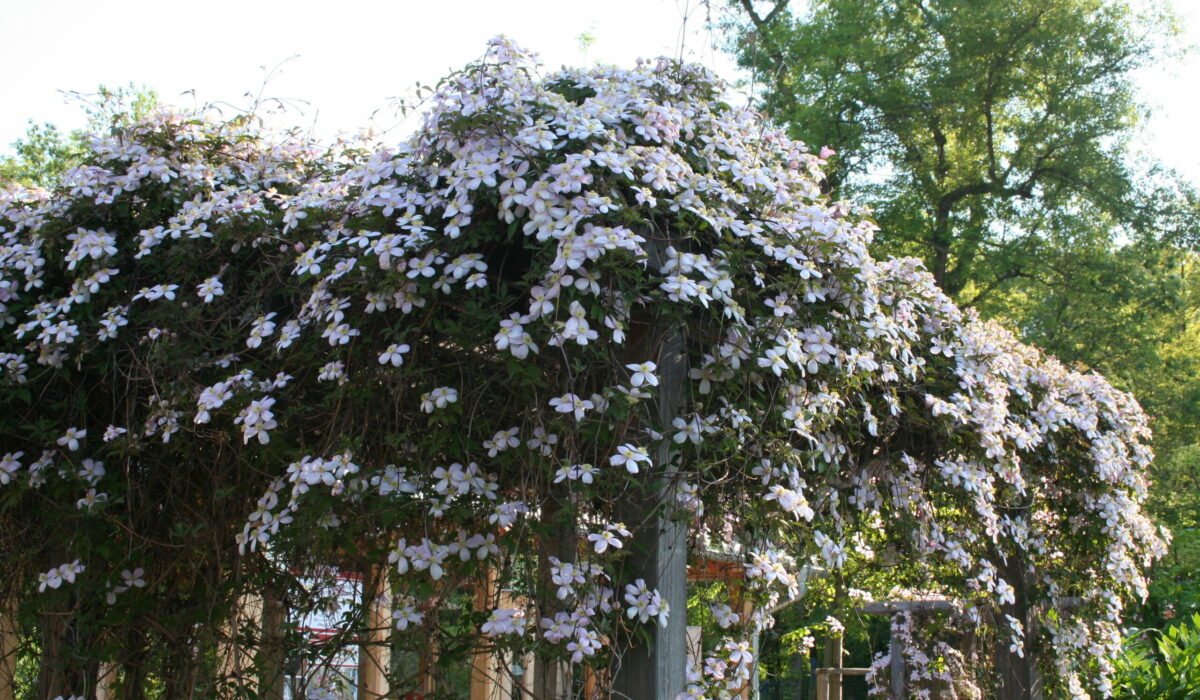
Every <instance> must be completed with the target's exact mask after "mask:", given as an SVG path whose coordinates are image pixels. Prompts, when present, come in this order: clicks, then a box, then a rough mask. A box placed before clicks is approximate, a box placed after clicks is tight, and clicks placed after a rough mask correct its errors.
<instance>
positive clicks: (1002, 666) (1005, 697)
mask: <svg viewBox="0 0 1200 700" xmlns="http://www.w3.org/2000/svg"><path fill="white" fill-rule="evenodd" d="M1001 562H1002V563H1001V564H1000V565H999V566H998V567H997V571H998V573H999V574H1000V577H1001V578H1003V579H1004V581H1005V583H1007V584H1008V585H1010V586H1012V587H1013V591H1014V594H1013V597H1014V601H1013V602H1012V603H1009V604H1006V605H1003V606H1001V608H1000V615H999V616H998V618H997V619H996V630H997V634H996V651H995V659H996V671H995V673H996V678H997V680H998V681H999V687H997V689H996V699H997V700H1041V699H1042V683H1041V677H1040V675H1039V674H1038V670H1037V646H1036V643H1035V642H1036V637H1037V621H1036V619H1035V618H1034V615H1033V614H1032V613H1033V610H1032V608H1031V606H1030V604H1029V589H1028V578H1027V576H1026V571H1025V566H1024V565H1023V563H1022V562H1021V560H1020V558H1019V557H1018V556H1016V555H1010V556H1009V557H1008V558H1007V560H1005V559H1001ZM1006 615H1011V616H1012V617H1014V618H1015V619H1017V620H1019V621H1020V622H1021V624H1022V625H1023V626H1024V632H1025V639H1024V643H1023V645H1022V646H1023V648H1022V649H1021V652H1022V653H1021V654H1018V653H1017V652H1016V651H1014V650H1012V649H1010V645H1009V634H1010V631H1009V629H1008V619H1007V618H1006V617H1005V616H1006Z"/></svg>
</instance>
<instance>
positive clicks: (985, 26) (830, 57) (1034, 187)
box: [737, 0, 1175, 303]
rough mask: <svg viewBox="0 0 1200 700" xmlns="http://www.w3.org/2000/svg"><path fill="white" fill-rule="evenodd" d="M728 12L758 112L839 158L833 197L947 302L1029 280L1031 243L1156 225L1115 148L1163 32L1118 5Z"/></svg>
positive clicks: (860, 2) (1130, 121) (1155, 203)
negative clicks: (874, 222)
mask: <svg viewBox="0 0 1200 700" xmlns="http://www.w3.org/2000/svg"><path fill="white" fill-rule="evenodd" d="M741 5H742V8H743V14H744V15H745V16H746V17H747V18H748V19H747V20H746V22H745V23H744V24H743V25H742V27H741V32H740V33H739V34H738V44H737V50H738V52H739V57H740V59H741V61H742V63H743V64H744V65H746V66H749V67H751V68H753V69H755V71H756V73H757V74H758V75H759V76H761V79H762V80H763V81H764V92H763V104H764V106H765V108H766V110H767V111H768V113H770V114H771V115H772V116H774V117H776V118H778V119H780V120H782V121H784V122H786V123H787V124H788V125H789V126H790V128H791V129H792V131H793V132H794V134H795V135H796V136H797V137H799V138H801V139H802V140H804V141H806V142H808V143H810V144H813V145H818V146H819V145H826V144H828V145H830V146H833V147H834V148H835V149H837V150H838V151H840V152H841V153H842V157H840V158H839V159H838V160H837V161H836V162H835V163H834V168H833V169H832V171H831V175H830V180H829V183H828V185H829V187H830V188H831V189H833V190H835V191H837V192H838V193H839V194H845V195H847V196H850V195H852V196H854V197H855V198H856V199H857V200H859V201H870V202H873V203H874V204H875V206H876V214H877V218H878V221H879V223H880V225H881V227H882V234H881V243H882V244H883V246H884V247H885V248H886V249H887V250H888V251H890V252H898V253H906V254H915V255H918V256H919V257H921V258H922V259H924V260H925V261H926V263H927V265H928V267H929V269H930V270H931V271H932V272H933V274H934V276H935V277H936V278H937V280H938V283H939V284H940V285H941V286H942V288H943V289H945V290H946V291H947V292H948V293H950V294H951V295H953V296H956V297H958V298H959V299H960V301H963V302H966V303H973V302H975V301H976V300H979V299H981V298H984V297H986V296H987V295H990V294H992V293H994V292H995V291H996V290H997V289H998V288H1003V287H1005V286H1006V283H1010V282H1011V281H1013V280H1018V279H1020V278H1022V277H1024V276H1028V275H1030V274H1034V275H1036V274H1038V273H1037V272H1035V271H1034V270H1033V269H1031V268H1036V266H1037V262H1038V259H1039V248H1040V246H1041V245H1042V243H1043V241H1046V240H1051V241H1053V240H1056V239H1065V240H1066V241H1067V242H1068V243H1069V242H1070V241H1073V240H1076V239H1077V238H1078V237H1079V236H1080V235H1084V236H1087V237H1093V238H1094V237H1100V238H1101V239H1103V240H1106V241H1108V242H1112V241H1115V240H1117V239H1118V237H1120V236H1130V235H1133V236H1138V237H1142V236H1149V235H1153V234H1155V233H1159V232H1162V231H1164V230H1165V227H1166V226H1167V223H1168V221H1167V219H1166V217H1165V216H1164V214H1165V212H1164V210H1163V209H1162V207H1163V205H1164V203H1163V202H1162V201H1161V200H1160V199H1159V198H1157V197H1153V196H1150V195H1151V193H1149V192H1146V191H1145V189H1144V188H1142V187H1139V184H1138V183H1139V181H1140V180H1142V179H1143V178H1144V177H1146V176H1147V175H1148V174H1147V173H1141V172H1138V170H1137V166H1135V165H1134V164H1133V163H1131V161H1130V159H1129V158H1128V157H1127V144H1128V141H1129V139H1130V137H1131V136H1132V135H1133V134H1134V133H1135V125H1136V124H1137V121H1138V108H1137V101H1136V94H1135V89H1134V85H1133V81H1132V72H1133V71H1134V70H1135V69H1137V68H1139V67H1141V66H1143V65H1145V64H1146V63H1147V62H1149V61H1151V60H1152V59H1153V58H1155V57H1156V55H1157V54H1158V52H1159V49H1158V47H1157V44H1156V43H1154V42H1153V41H1151V38H1150V37H1151V35H1159V34H1162V33H1164V32H1170V31H1171V30H1172V27H1171V25H1170V23H1169V22H1167V21H1166V20H1163V19H1161V18H1159V19H1154V18H1146V17H1139V16H1136V15H1135V14H1134V13H1133V12H1132V10H1131V9H1130V7H1129V6H1128V5H1127V3H1125V2H1122V1H1120V0H1116V1H1112V0H813V2H810V3H808V4H807V5H806V6H805V7H804V9H803V11H798V12H792V11H791V10H790V9H789V8H787V7H786V5H787V2H786V1H784V2H780V3H778V4H777V5H775V7H774V9H773V10H772V11H771V12H770V13H768V14H767V15H766V16H763V15H761V14H759V13H757V12H756V11H755V10H754V6H753V5H752V4H751V3H750V1H749V0H741ZM1168 204H1169V205H1170V206H1174V205H1175V203H1174V202H1169V203H1168ZM1074 219H1082V220H1087V221H1093V222H1095V223H1096V224H1097V225H1095V226H1089V227H1087V230H1084V231H1080V230H1078V228H1079V227H1077V226H1073V225H1071V221H1073V220H1074Z"/></svg>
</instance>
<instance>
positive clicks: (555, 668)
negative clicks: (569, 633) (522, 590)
mask: <svg viewBox="0 0 1200 700" xmlns="http://www.w3.org/2000/svg"><path fill="white" fill-rule="evenodd" d="M569 499H570V493H569V492H568V491H566V490H565V489H560V488H558V487H556V486H552V487H551V489H550V495H549V498H547V499H546V502H545V503H544V504H543V506H542V519H543V521H544V522H545V523H546V524H547V525H548V526H550V527H551V528H552V532H553V534H551V535H550V536H549V537H547V538H546V539H544V540H543V541H542V542H541V550H542V551H541V553H540V554H541V556H540V560H539V562H538V569H539V570H538V577H539V579H540V580H541V582H542V586H543V591H545V593H544V595H543V597H542V599H541V600H540V601H538V603H539V604H538V609H539V610H540V611H541V612H542V615H543V616H545V617H548V618H551V619H553V618H554V613H555V612H556V611H557V610H559V609H560V608H561V602H560V601H559V600H558V598H557V597H556V596H555V595H554V593H553V586H552V585H551V579H550V557H551V556H553V557H555V558H556V559H558V560H559V561H561V562H564V563H574V562H575V561H576V560H577V559H578V558H579V554H578V548H579V536H578V534H577V533H576V524H575V518H574V511H573V510H572V508H571V507H569V506H566V507H564V504H565V503H567V501H568V500H569ZM571 680H572V679H571V665H570V664H569V663H567V660H566V659H562V658H557V657H555V656H552V655H550V654H549V653H543V654H539V655H537V656H535V657H534V660H533V694H534V697H536V698H538V700H543V698H544V699H545V700H565V699H566V698H569V697H571Z"/></svg>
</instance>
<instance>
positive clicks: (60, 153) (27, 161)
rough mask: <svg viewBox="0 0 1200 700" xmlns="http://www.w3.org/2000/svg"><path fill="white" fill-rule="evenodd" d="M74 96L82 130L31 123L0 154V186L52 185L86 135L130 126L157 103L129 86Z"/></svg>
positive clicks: (76, 158)
mask: <svg viewBox="0 0 1200 700" xmlns="http://www.w3.org/2000/svg"><path fill="white" fill-rule="evenodd" d="M76 97H77V98H78V99H79V100H80V102H81V103H82V104H83V107H84V113H85V115H86V116H87V126H86V128H85V129H84V130H81V131H72V132H70V133H64V132H63V131H62V130H60V129H59V128H58V127H57V126H55V125H54V124H50V123H48V122H47V123H42V124H37V123H34V122H33V121H32V120H31V121H30V122H29V127H28V128H27V129H26V130H25V135H24V136H23V137H21V138H19V139H17V140H16V141H14V142H13V143H12V144H10V146H9V148H10V149H11V151H12V153H11V154H10V155H0V187H3V186H4V185H5V184H8V183H16V184H21V185H33V186H37V187H50V186H52V185H53V184H54V183H55V182H57V181H58V179H59V178H60V177H61V176H62V174H63V173H64V172H66V171H67V169H68V168H70V167H71V166H73V165H76V164H77V163H79V162H80V160H81V159H82V158H83V156H84V153H85V149H84V146H85V145H86V138H87V136H86V134H87V133H104V132H107V131H109V130H111V129H112V128H113V127H116V126H127V125H129V124H132V123H134V122H136V121H137V120H138V119H140V118H142V117H144V116H146V114H148V113H149V112H150V110H151V109H153V108H154V107H155V105H157V104H158V96H157V95H155V93H154V91H153V90H150V89H149V88H146V87H145V86H143V87H136V86H134V85H132V84H130V85H128V86H124V87H119V88H115V89H114V88H108V87H105V86H103V85H101V86H100V87H99V88H97V89H96V92H95V94H92V95H81V94H80V95H76Z"/></svg>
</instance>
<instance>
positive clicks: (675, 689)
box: [613, 239, 687, 700]
mask: <svg viewBox="0 0 1200 700" xmlns="http://www.w3.org/2000/svg"><path fill="white" fill-rule="evenodd" d="M663 246H664V243H663V242H662V241H656V240H654V239H651V245H650V246H649V250H650V265H651V267H653V268H657V267H660V266H661V264H662V260H661V258H662V253H661V251H662V250H663ZM639 330H643V329H639ZM647 333H648V334H649V335H650V336H651V338H652V342H650V343H646V344H645V345H643V346H642V347H647V348H654V347H657V348H658V349H659V350H658V357H657V364H658V375H659V385H658V401H657V407H656V408H657V412H656V413H657V418H658V423H659V425H660V426H664V427H667V426H670V425H671V421H672V420H673V419H674V418H676V417H678V416H680V415H681V414H682V413H683V408H684V402H685V396H686V394H685V389H686V386H685V382H686V381H687V358H686V356H685V352H686V348H685V344H684V336H683V331H682V330H681V329H679V328H677V327H668V328H663V329H659V328H653V327H652V328H650V329H649V330H648V331H647ZM654 335H658V337H659V338H661V341H658V342H653V336H654ZM647 359H650V358H647ZM671 447H672V443H671V441H670V440H669V439H664V440H661V441H659V444H658V445H657V446H656V447H655V449H654V453H653V457H654V466H655V469H656V473H655V474H652V475H649V476H650V479H649V480H648V481H647V482H646V485H645V489H644V492H643V493H642V494H639V495H638V496H634V497H633V498H631V499H630V502H629V507H628V509H627V511H626V512H628V513H629V517H628V518H626V519H625V524H626V525H627V526H630V527H632V528H636V529H635V530H634V536H633V540H634V541H633V543H632V544H633V546H632V547H631V548H630V553H631V557H630V559H631V563H632V567H631V569H630V570H629V571H630V574H629V576H628V579H629V580H628V581H626V582H625V583H629V582H632V581H633V580H634V579H637V578H642V579H645V581H646V586H647V587H648V588H650V589H657V590H658V592H659V594H660V595H661V596H662V598H663V600H664V601H665V602H666V603H667V605H669V606H670V614H669V624H668V625H667V626H666V627H660V626H658V625H657V624H656V623H653V622H652V623H650V624H648V625H647V626H646V629H647V630H648V631H649V632H650V638H651V639H650V643H649V644H647V645H642V646H637V647H632V648H630V649H629V650H628V651H627V652H626V653H625V655H624V656H623V657H622V658H621V662H620V666H619V667H618V668H617V672H616V676H615V677H614V678H613V697H614V698H615V699H620V700H625V699H628V700H675V698H676V696H678V695H680V694H681V693H683V692H684V691H685V690H687V676H686V673H685V667H684V664H685V659H686V658H687V522H686V520H683V519H680V518H678V517H677V516H676V513H675V512H674V511H675V510H676V508H677V507H678V506H677V504H678V491H679V477H678V475H677V474H675V473H674V467H672V459H673V457H674V454H673V453H672V449H671ZM619 585H623V583H622V584H619Z"/></svg>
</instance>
